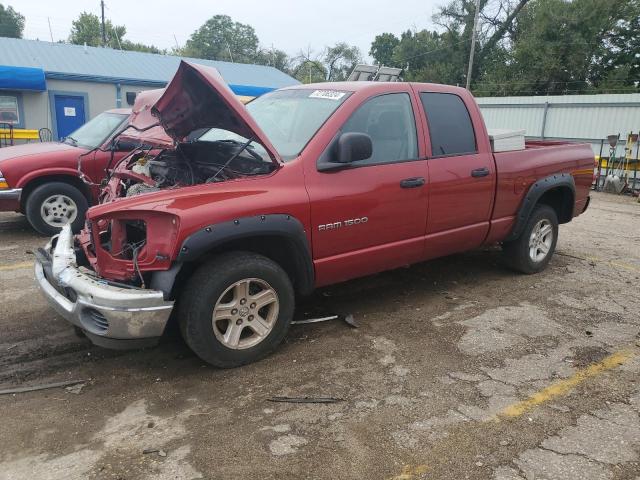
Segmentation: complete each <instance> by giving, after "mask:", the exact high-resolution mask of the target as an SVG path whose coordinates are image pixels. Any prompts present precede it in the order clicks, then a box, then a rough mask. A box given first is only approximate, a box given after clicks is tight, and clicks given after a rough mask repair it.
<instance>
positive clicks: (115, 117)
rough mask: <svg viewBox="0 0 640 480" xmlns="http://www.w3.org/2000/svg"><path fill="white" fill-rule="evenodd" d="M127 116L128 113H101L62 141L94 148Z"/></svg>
mask: <svg viewBox="0 0 640 480" xmlns="http://www.w3.org/2000/svg"><path fill="white" fill-rule="evenodd" d="M127 117H128V115H124V114H121V113H107V112H104V113H101V114H100V115H98V116H97V117H95V118H93V119H91V120H89V121H88V122H87V123H85V124H84V125H82V126H81V127H80V128H79V129H77V130H76V131H75V132H72V133H71V134H70V135H68V136H67V138H65V139H64V142H65V143H68V144H70V145H75V146H78V147H84V148H89V149H92V148H96V147H98V146H100V145H102V144H103V143H104V141H105V140H106V139H107V138H108V137H109V135H111V134H112V133H113V132H114V131H115V130H116V128H118V127H119V126H120V125H121V124H122V122H124V121H125V120H126V119H127Z"/></svg>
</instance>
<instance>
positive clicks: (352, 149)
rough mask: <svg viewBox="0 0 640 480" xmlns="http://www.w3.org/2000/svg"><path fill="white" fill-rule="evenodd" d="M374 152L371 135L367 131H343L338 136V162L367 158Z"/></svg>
mask: <svg viewBox="0 0 640 480" xmlns="http://www.w3.org/2000/svg"><path fill="white" fill-rule="evenodd" d="M372 153H373V145H372V143H371V137H370V136H369V135H367V134H366V133H356V132H350V133H343V134H342V135H340V138H338V151H337V158H336V160H337V162H338V163H351V162H357V161H358V160H366V159H367V158H369V157H371V154H372Z"/></svg>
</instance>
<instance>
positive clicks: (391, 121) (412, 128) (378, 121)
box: [342, 93, 418, 165]
mask: <svg viewBox="0 0 640 480" xmlns="http://www.w3.org/2000/svg"><path fill="white" fill-rule="evenodd" d="M349 132H358V133H366V134H367V135H369V136H370V137H371V143H372V144H373V153H372V155H371V157H369V158H368V159H366V160H360V161H358V162H355V163H356V164H357V165H369V164H377V163H393V162H399V161H403V160H415V159H416V158H417V157H418V140H417V135H416V121H415V117H414V115H413V108H412V107H411V100H410V98H409V95H408V94H407V93H390V94H386V95H380V96H378V97H374V98H372V99H370V100H367V101H366V102H365V103H364V104H363V105H361V106H360V107H359V108H358V110H356V111H355V112H354V113H353V115H351V117H350V118H349V120H347V122H346V123H345V124H344V127H343V128H342V133H349Z"/></svg>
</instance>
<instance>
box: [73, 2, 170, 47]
mask: <svg viewBox="0 0 640 480" xmlns="http://www.w3.org/2000/svg"><path fill="white" fill-rule="evenodd" d="M104 24H105V36H106V39H107V43H106V45H105V46H107V47H109V48H114V49H120V50H134V51H137V52H148V53H164V51H163V50H160V49H159V48H157V47H154V46H153V45H145V44H143V43H137V42H132V41H131V40H127V39H126V38H125V35H126V34H127V27H125V26H124V25H114V24H113V23H111V21H110V20H106V21H105V22H104ZM69 42H70V43H73V44H75V45H84V44H85V43H86V44H87V45H89V46H91V47H99V46H101V45H102V29H101V26H100V19H99V18H98V16H97V15H94V14H93V13H88V12H82V13H81V14H80V15H79V16H78V18H77V19H76V20H74V21H73V22H72V23H71V35H70V36H69Z"/></svg>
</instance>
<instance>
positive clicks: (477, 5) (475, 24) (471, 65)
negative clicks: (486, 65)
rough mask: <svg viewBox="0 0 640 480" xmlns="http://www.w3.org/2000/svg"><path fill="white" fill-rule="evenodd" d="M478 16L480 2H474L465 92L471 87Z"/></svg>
mask: <svg viewBox="0 0 640 480" xmlns="http://www.w3.org/2000/svg"><path fill="white" fill-rule="evenodd" d="M479 16H480V0H476V13H475V15H474V16H473V33H472V34H471V51H470V52H469V69H468V70H467V90H469V87H470V86H471V72H472V71H473V55H474V53H475V52H476V37H477V35H478V34H477V31H478V17H479Z"/></svg>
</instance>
